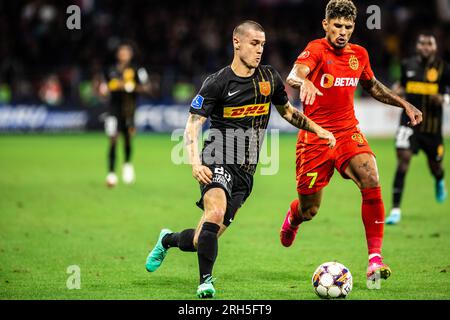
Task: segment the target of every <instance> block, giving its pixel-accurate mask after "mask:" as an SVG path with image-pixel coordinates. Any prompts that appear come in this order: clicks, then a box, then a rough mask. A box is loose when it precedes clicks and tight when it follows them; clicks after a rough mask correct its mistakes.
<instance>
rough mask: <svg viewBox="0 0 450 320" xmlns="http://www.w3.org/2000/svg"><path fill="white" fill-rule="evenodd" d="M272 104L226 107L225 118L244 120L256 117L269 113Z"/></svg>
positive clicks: (224, 109)
mask: <svg viewBox="0 0 450 320" xmlns="http://www.w3.org/2000/svg"><path fill="white" fill-rule="evenodd" d="M269 108H270V102H267V103H261V104H248V105H246V106H240V107H225V108H223V117H224V118H244V117H256V116H262V115H265V114H268V113H269Z"/></svg>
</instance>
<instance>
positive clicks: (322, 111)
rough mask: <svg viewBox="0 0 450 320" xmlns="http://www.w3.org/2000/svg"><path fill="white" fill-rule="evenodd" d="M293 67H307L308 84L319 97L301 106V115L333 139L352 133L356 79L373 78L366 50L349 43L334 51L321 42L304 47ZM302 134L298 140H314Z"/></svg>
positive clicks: (330, 46) (326, 41) (302, 132)
mask: <svg viewBox="0 0 450 320" xmlns="http://www.w3.org/2000/svg"><path fill="white" fill-rule="evenodd" d="M295 63H297V64H304V65H307V66H308V67H309V69H310V70H311V72H310V73H309V75H308V80H310V81H311V82H312V83H313V84H314V86H315V87H316V88H317V89H319V91H320V92H322V93H323V96H318V95H316V99H315V101H314V103H313V104H312V105H304V106H303V111H304V113H305V115H306V116H307V117H309V118H310V119H311V120H313V121H314V122H315V123H317V124H318V125H320V126H321V127H323V128H324V129H327V130H329V131H331V132H332V133H333V134H334V135H339V133H342V132H345V131H347V130H352V129H354V128H355V127H356V126H357V125H358V123H359V122H358V120H357V119H356V117H355V111H354V104H353V100H354V94H355V90H356V87H357V85H358V82H359V80H360V79H361V80H370V79H372V78H373V76H374V75H373V71H372V69H371V67H370V62H369V55H368V53H367V50H366V49H364V48H363V47H361V46H359V45H356V44H351V43H349V44H347V46H345V48H343V49H336V48H334V47H333V46H332V45H330V43H329V42H328V40H327V39H325V38H322V39H317V40H314V41H311V42H310V43H308V45H307V46H306V48H305V50H304V51H303V52H302V53H301V54H300V55H299V56H298V58H297V60H296V62H295ZM305 133H306V132H305V131H304V130H301V131H300V135H299V138H300V137H302V138H301V140H303V141H305V140H308V142H312V141H313V140H316V139H314V138H313V137H312V135H308V139H306V134H305ZM305 142H306V141H305ZM315 142H317V143H319V141H317V140H316V141H315ZM320 143H323V142H320ZM325 143H326V142H325Z"/></svg>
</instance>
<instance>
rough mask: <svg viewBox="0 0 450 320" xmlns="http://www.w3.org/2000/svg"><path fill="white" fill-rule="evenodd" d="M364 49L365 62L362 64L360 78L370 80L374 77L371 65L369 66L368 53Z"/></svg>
mask: <svg viewBox="0 0 450 320" xmlns="http://www.w3.org/2000/svg"><path fill="white" fill-rule="evenodd" d="M363 50H364V57H365V59H364V60H365V64H364V69H363V71H362V73H361V77H360V79H361V80H365V81H367V80H371V79H372V78H373V77H374V74H373V71H372V67H371V66H370V59H369V53H368V52H367V50H366V49H363Z"/></svg>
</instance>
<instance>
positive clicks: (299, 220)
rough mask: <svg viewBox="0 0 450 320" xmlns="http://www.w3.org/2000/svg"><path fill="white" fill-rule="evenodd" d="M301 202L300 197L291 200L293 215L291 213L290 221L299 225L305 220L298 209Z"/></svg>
mask: <svg viewBox="0 0 450 320" xmlns="http://www.w3.org/2000/svg"><path fill="white" fill-rule="evenodd" d="M299 204H300V201H299V200H298V199H295V200H294V201H292V202H291V215H290V217H291V218H290V220H289V221H290V223H291V225H294V226H298V225H299V224H300V223H302V222H303V220H302V218H301V217H300V212H299V211H298V205H299Z"/></svg>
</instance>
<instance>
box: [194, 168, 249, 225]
mask: <svg viewBox="0 0 450 320" xmlns="http://www.w3.org/2000/svg"><path fill="white" fill-rule="evenodd" d="M207 167H208V168H209V169H211V171H212V173H213V178H212V182H211V183H210V184H207V185H204V184H201V185H200V191H201V194H202V195H201V198H200V200H199V201H197V206H198V207H199V208H200V209H202V210H204V206H203V197H204V195H205V193H206V192H207V191H208V190H210V189H212V188H221V189H223V190H224V191H225V194H226V196H227V210H226V212H225V216H224V218H223V224H224V225H225V226H227V227H228V226H229V225H230V224H231V222H232V221H233V218H234V216H235V215H236V211H237V210H238V209H239V208H240V207H241V206H242V205H243V204H244V202H245V200H247V198H248V196H249V195H250V193H251V192H252V188H253V175H251V174H249V173H246V172H244V171H242V170H240V169H239V166H238V165H226V164H217V165H216V164H212V165H207Z"/></svg>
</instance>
